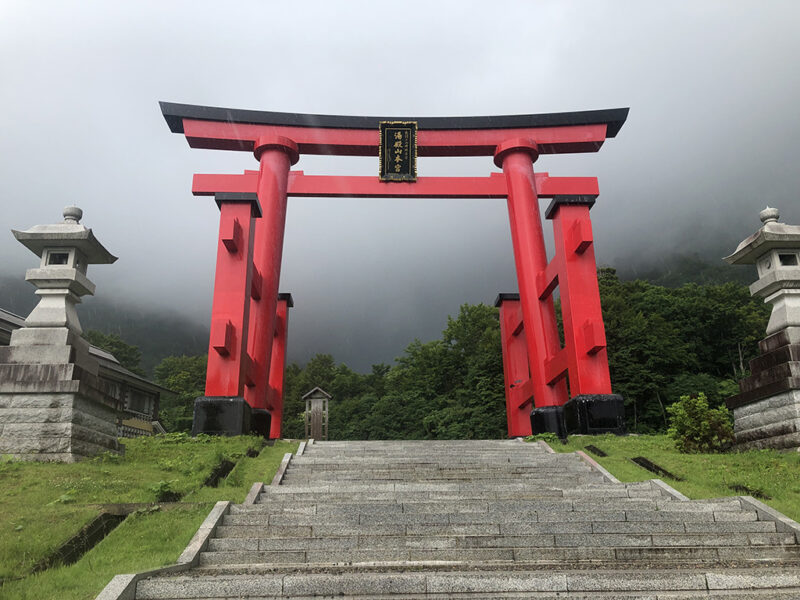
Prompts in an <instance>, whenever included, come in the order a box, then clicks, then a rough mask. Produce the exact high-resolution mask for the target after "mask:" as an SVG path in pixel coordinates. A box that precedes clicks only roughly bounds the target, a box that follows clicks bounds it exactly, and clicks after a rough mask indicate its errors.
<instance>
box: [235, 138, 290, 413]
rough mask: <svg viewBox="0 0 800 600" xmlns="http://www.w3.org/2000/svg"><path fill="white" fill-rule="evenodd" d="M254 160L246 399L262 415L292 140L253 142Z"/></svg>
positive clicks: (281, 250)
mask: <svg viewBox="0 0 800 600" xmlns="http://www.w3.org/2000/svg"><path fill="white" fill-rule="evenodd" d="M255 157H256V158H257V159H258V161H259V163H260V169H259V179H258V200H259V202H260V203H261V208H262V212H263V216H262V217H261V219H259V220H258V222H257V224H256V230H255V250H254V253H253V267H254V271H255V272H256V273H257V276H256V278H255V279H256V283H259V282H260V286H257V288H256V289H255V290H254V292H255V293H254V295H253V296H254V298H253V300H252V304H251V311H252V315H251V319H250V341H249V345H248V350H249V352H250V356H251V357H252V359H253V365H252V368H251V370H250V372H249V374H248V384H249V385H248V386H247V388H246V389H245V392H244V397H245V400H247V403H248V404H249V405H250V406H251V407H252V408H254V409H265V408H266V407H267V393H268V390H269V369H270V357H271V355H272V348H273V338H274V337H275V315H276V310H277V304H278V284H279V283H280V276H281V258H282V256H283V234H284V229H285V226H286V188H287V183H288V179H289V168H290V167H291V165H293V164H294V163H296V162H297V161H298V159H299V155H298V151H297V145H296V144H295V143H294V142H293V141H292V140H290V139H288V138H285V137H279V136H274V137H270V138H260V139H259V140H258V141H257V142H256V144H255Z"/></svg>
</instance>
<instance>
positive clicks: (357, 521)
mask: <svg viewBox="0 0 800 600" xmlns="http://www.w3.org/2000/svg"><path fill="white" fill-rule="evenodd" d="M630 512H634V513H635V514H634V515H633V518H628V514H627V513H626V514H625V517H626V518H615V517H616V516H617V513H615V512H604V513H602V515H601V516H599V515H600V513H595V512H594V511H561V513H562V514H561V515H558V514H556V512H555V511H552V512H551V511H548V512H546V513H544V514H540V513H538V512H535V511H510V512H488V513H477V512H475V513H470V512H458V513H454V512H447V511H446V509H444V511H443V512H439V513H435V512H426V513H402V512H400V513H349V514H316V515H304V514H296V513H282V514H267V513H252V512H251V513H239V514H235V515H226V516H225V517H224V519H223V524H224V525H308V526H320V525H326V524H336V523H339V524H349V525H364V526H369V525H375V524H377V525H383V524H401V525H412V524H423V523H426V524H440V525H444V524H447V523H452V524H477V523H496V524H513V523H518V524H521V523H536V522H543V521H557V522H563V521H597V520H600V519H603V518H605V520H608V521H648V522H653V521H655V522H661V521H670V520H672V521H678V522H691V521H714V522H720V521H721V522H726V521H733V522H737V521H745V520H747V519H740V518H739V517H740V516H751V517H752V518H751V519H749V520H751V521H755V520H757V519H756V516H757V515H756V514H755V513H751V514H750V515H748V514H747V513H731V514H729V515H725V514H724V513H707V512H691V513H687V512H676V511H655V510H653V511H630ZM643 512H647V513H649V514H646V515H643V514H642V513H643ZM559 516H560V518H556V517H559ZM734 516H736V518H728V517H734ZM669 517H672V518H669ZM704 517H706V518H704ZM711 517H714V518H713V519H712V518H711Z"/></svg>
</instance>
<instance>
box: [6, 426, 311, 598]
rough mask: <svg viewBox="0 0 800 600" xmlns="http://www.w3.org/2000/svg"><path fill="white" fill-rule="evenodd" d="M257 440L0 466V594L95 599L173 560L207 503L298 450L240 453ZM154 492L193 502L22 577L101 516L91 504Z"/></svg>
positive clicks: (144, 447)
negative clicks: (119, 577) (115, 583)
mask: <svg viewBox="0 0 800 600" xmlns="http://www.w3.org/2000/svg"><path fill="white" fill-rule="evenodd" d="M263 443H264V442H263V440H261V439H259V438H256V437H249V436H241V437H231V438H223V437H210V436H198V437H197V438H191V437H189V436H186V435H179V434H170V435H167V436H155V437H152V438H137V439H129V440H124V444H125V446H126V453H125V456H124V457H118V456H113V455H104V456H101V457H98V458H95V459H93V460H88V461H84V462H81V463H76V464H57V463H23V462H0V489H1V490H2V493H1V494H0V579H4V580H6V583H5V585H4V586H3V587H2V588H0V597H2V598H28V597H31V598H33V597H37V598H49V597H59V598H65V599H70V598H75V599H78V598H81V599H82V598H87V599H88V598H94V596H95V595H96V594H97V593H99V591H100V590H101V589H102V588H103V586H105V584H106V583H107V582H108V581H109V579H110V578H111V576H113V575H114V574H116V573H123V572H126V573H128V572H135V571H139V570H142V569H145V568H151V567H155V566H161V565H163V564H169V563H171V562H174V561H175V559H177V557H178V556H179V554H180V553H181V551H182V550H183V548H184V546H185V545H186V543H187V542H188V541H189V539H191V537H192V535H193V534H194V532H195V530H196V529H197V527H198V525H199V524H200V523H201V522H202V520H203V518H205V516H206V515H207V514H208V511H209V510H210V507H211V506H212V505H213V503H214V502H216V501H218V500H231V501H234V502H241V501H242V500H243V499H244V497H245V496H246V494H247V492H248V490H249V489H250V487H251V485H252V484H253V482H254V481H266V482H269V481H270V480H271V479H272V476H273V474H274V472H275V470H276V468H277V466H278V465H279V464H280V461H281V459H282V458H283V455H284V453H286V452H294V451H295V450H296V448H297V444H296V443H290V442H276V444H275V445H274V446H272V447H265V448H263V450H262V451H261V453H260V454H259V456H258V457H255V458H248V457H246V456H245V453H246V452H247V451H248V450H250V449H255V450H258V449H261V448H262V446H263ZM224 458H227V459H229V460H233V461H234V462H236V467H235V468H234V470H233V471H232V472H231V473H230V474H229V475H228V477H227V478H226V479H224V480H223V481H221V482H220V484H219V486H218V487H216V488H205V487H203V483H204V481H205V480H206V478H207V477H208V476H209V474H210V473H211V471H212V469H213V468H214V467H215V466H216V465H218V464H219V463H220V461H221V460H223V459H224ZM159 490H162V491H163V490H167V491H175V492H178V493H180V494H181V495H183V498H182V499H181V502H182V503H196V504H182V505H180V506H175V507H173V508H171V509H170V510H164V511H159V512H151V511H143V512H139V513H137V514H135V515H132V516H130V517H128V519H126V520H125V522H123V524H122V525H120V526H119V527H118V528H117V529H115V530H114V531H113V532H112V533H111V534H110V535H109V536H108V537H107V538H106V539H105V540H103V542H101V544H99V545H98V546H97V547H96V548H95V549H94V550H92V551H91V552H89V553H87V554H86V555H84V556H83V557H82V558H81V560H79V561H78V562H77V563H75V564H74V565H70V566H68V567H60V568H51V569H49V570H47V571H46V572H44V573H40V574H37V575H30V572H31V569H32V568H33V566H34V565H35V564H36V563H38V562H39V561H41V560H42V559H44V558H45V557H47V556H49V555H50V554H51V553H52V552H53V551H54V550H55V549H57V548H58V547H59V546H61V545H62V544H63V543H64V542H65V541H66V540H67V539H69V538H70V537H72V536H73V535H75V534H76V533H77V532H78V531H80V529H81V528H82V527H83V526H84V525H85V524H86V523H88V522H89V521H90V520H91V519H93V518H94V517H95V516H96V515H98V514H100V512H102V506H100V505H102V504H110V503H129V502H133V503H155V502H156V501H157V499H158V492H159ZM109 545H110V546H109ZM105 547H110V548H111V550H109V551H108V552H106V551H103V550H102V549H103V548H105ZM98 552H101V553H102V554H103V556H102V557H100V555H99V554H98ZM19 578H23V579H21V580H19V581H14V580H15V579H19ZM48 586H50V587H48ZM46 590H58V593H57V594H56V593H49V592H47V591H46Z"/></svg>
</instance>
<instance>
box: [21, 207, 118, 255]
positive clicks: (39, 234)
mask: <svg viewBox="0 0 800 600" xmlns="http://www.w3.org/2000/svg"><path fill="white" fill-rule="evenodd" d="M63 216H64V220H63V221H62V222H61V223H52V224H49V225H34V226H33V227H31V228H30V229H27V230H25V231H17V230H15V229H12V230H11V233H13V234H14V237H15V238H16V239H17V241H18V242H19V243H21V244H22V245H23V246H25V247H26V248H27V249H28V250H30V251H31V252H33V253H34V254H36V255H37V256H41V255H42V254H43V253H44V251H45V249H47V248H58V247H62V248H64V247H66V248H77V249H78V250H80V251H81V253H82V254H83V255H84V256H85V258H86V262H87V263H88V264H94V265H105V264H111V263H113V262H115V261H116V260H117V257H116V256H114V255H113V254H111V253H110V252H109V251H108V250H106V248H105V247H104V246H103V244H101V243H100V242H99V241H98V239H97V238H96V237H95V236H94V233H92V230H91V229H90V228H88V227H86V226H84V225H81V223H80V220H81V218H82V217H83V211H82V210H81V209H80V208H78V207H77V206H67V207H66V208H65V209H64V212H63Z"/></svg>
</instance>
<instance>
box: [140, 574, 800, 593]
mask: <svg viewBox="0 0 800 600" xmlns="http://www.w3.org/2000/svg"><path fill="white" fill-rule="evenodd" d="M740 590H747V591H746V592H744V591H743V592H742V593H741V594H740V595H739V597H748V594H749V597H750V598H754V597H758V596H757V595H755V594H756V593H757V591H758V590H764V591H767V590H768V591H769V595H768V596H763V597H765V598H766V597H769V598H792V597H794V598H797V597H800V573H787V572H785V571H779V570H770V569H737V570H731V569H711V570H697V571H693V572H685V571H681V570H675V571H673V570H667V569H661V570H646V571H642V570H628V571H604V572H598V571H582V570H574V571H568V572H552V571H522V570H515V571H506V570H497V571H489V570H482V571H462V572H459V571H451V572H425V571H421V572H358V573H353V572H315V573H251V574H248V575H247V576H246V577H238V576H237V574H236V573H230V574H226V575H222V574H198V575H194V576H191V575H188V576H187V575H182V576H173V577H163V578H152V579H146V580H143V581H140V582H139V583H138V584H137V590H136V598H137V599H139V600H167V599H172V600H179V599H184V598H259V599H264V598H270V597H273V598H289V597H291V598H310V597H319V596H338V597H340V598H342V597H345V598H346V597H370V598H380V597H382V596H391V597H392V598H415V597H419V598H422V597H427V598H430V597H440V598H453V597H457V596H455V595H456V594H470V595H471V596H470V597H513V596H507V594H516V595H517V596H516V597H523V596H520V595H527V596H524V597H532V598H535V597H539V598H541V597H549V598H557V597H558V598H565V597H566V598H576V597H583V598H600V597H602V596H600V595H599V594H601V593H615V594H616V596H615V597H617V598H620V597H623V598H624V597H628V598H637V597H638V598H650V599H651V600H652V599H653V598H654V597H656V596H654V595H653V594H658V593H659V592H670V593H672V596H671V597H681V596H675V595H674V593H676V592H679V593H683V594H684V595H683V597H684V598H723V597H724V598H731V597H734V598H735V597H737V596H736V595H731V592H738V591H740ZM628 592H634V593H636V594H638V595H631V594H628ZM621 593H622V594H624V595H622V596H620V595H619V594H621ZM532 594H539V595H538V596H533V595H532ZM541 594H548V595H545V596H542V595H541ZM503 595H505V596H503ZM662 597H664V598H666V597H669V596H662Z"/></svg>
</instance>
